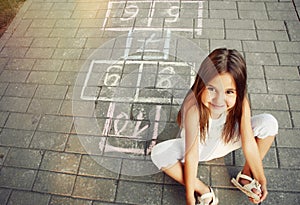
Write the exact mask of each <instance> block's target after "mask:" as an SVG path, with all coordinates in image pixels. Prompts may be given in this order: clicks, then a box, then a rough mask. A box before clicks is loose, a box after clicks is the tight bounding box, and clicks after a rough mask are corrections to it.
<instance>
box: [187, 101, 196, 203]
mask: <svg viewBox="0 0 300 205" xmlns="http://www.w3.org/2000/svg"><path fill="white" fill-rule="evenodd" d="M198 113H199V112H198V109H197V107H196V106H193V107H191V108H190V109H189V110H188V111H187V113H186V116H185V121H184V126H185V162H184V182H185V188H186V202H187V204H193V205H194V204H195V198H194V192H195V181H196V177H197V169H198V158H199V156H198V152H199V147H198V144H199V136H198V133H199V114H198Z"/></svg>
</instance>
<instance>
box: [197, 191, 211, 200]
mask: <svg viewBox="0 0 300 205" xmlns="http://www.w3.org/2000/svg"><path fill="white" fill-rule="evenodd" d="M213 196H214V194H213V193H211V192H209V193H205V194H202V195H201V197H200V199H201V200H205V199H208V198H213Z"/></svg>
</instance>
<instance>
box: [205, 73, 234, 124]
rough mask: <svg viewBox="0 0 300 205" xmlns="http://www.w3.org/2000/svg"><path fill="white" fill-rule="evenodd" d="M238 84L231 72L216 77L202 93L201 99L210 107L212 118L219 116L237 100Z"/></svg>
mask: <svg viewBox="0 0 300 205" xmlns="http://www.w3.org/2000/svg"><path fill="white" fill-rule="evenodd" d="M236 94H237V93H236V85H235V81H234V79H233V77H232V76H231V75H230V74H229V73H224V74H220V75H218V76H216V77H214V78H213V79H212V80H211V81H210V82H209V83H208V84H207V86H206V88H205V90H204V91H203V93H202V97H201V101H202V103H203V104H204V105H205V106H206V107H207V108H208V109H209V111H210V115H211V118H213V119H216V118H219V117H220V115H221V114H223V113H224V112H226V111H228V110H229V109H230V108H232V107H233V106H234V105H235V102H236Z"/></svg>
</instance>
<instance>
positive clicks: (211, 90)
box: [207, 87, 216, 92]
mask: <svg viewBox="0 0 300 205" xmlns="http://www.w3.org/2000/svg"><path fill="white" fill-rule="evenodd" d="M207 90H208V91H209V92H215V91H216V89H215V88H213V87H207Z"/></svg>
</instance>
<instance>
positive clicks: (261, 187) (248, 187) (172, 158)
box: [151, 48, 278, 205]
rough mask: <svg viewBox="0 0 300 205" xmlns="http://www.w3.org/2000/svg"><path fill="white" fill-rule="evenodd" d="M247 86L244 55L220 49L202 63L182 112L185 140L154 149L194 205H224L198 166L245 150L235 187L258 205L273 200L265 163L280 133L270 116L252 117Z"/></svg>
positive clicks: (158, 163)
mask: <svg viewBox="0 0 300 205" xmlns="http://www.w3.org/2000/svg"><path fill="white" fill-rule="evenodd" d="M246 81H247V71H246V64H245V60H244V59H243V57H242V56H241V54H240V53H238V52H237V51H236V50H230V49H225V48H222V49H216V50H214V51H213V52H212V53H210V54H209V55H208V57H206V59H204V61H203V62H202V64H201V66H200V69H199V71H198V74H197V76H196V79H195V82H194V84H193V86H192V88H191V90H190V91H189V92H188V93H187V95H186V97H185V99H184V101H183V104H182V106H181V108H180V110H179V112H178V115H177V123H178V125H179V126H180V128H181V138H177V139H171V140H168V141H164V142H162V143H159V144H157V145H156V146H155V147H154V148H153V150H152V153H151V158H152V161H153V163H154V164H155V165H156V166H157V167H158V168H159V169H161V170H162V171H163V172H165V173H166V174H167V175H169V176H170V177H172V178H173V179H174V180H176V181H177V182H179V183H181V184H183V185H184V186H185V188H186V203H187V204H189V205H194V204H195V203H196V200H197V201H198V202H199V203H200V204H201V205H206V204H207V205H208V204H213V205H215V204H218V199H217V198H216V197H215V195H214V192H213V190H212V188H210V187H209V186H207V185H205V184H204V183H203V182H202V181H200V180H199V179H198V178H197V168H198V162H199V161H200V162H201V161H209V160H212V159H215V158H219V157H222V156H225V155H226V154H228V153H229V152H232V151H233V150H236V149H238V148H240V147H242V149H243V152H244V155H245V158H246V163H245V165H244V167H243V169H242V171H241V172H240V173H239V174H238V176H237V177H236V178H235V179H232V180H231V181H232V183H233V184H234V185H235V186H236V187H237V188H238V189H240V190H241V191H243V192H244V193H245V194H246V195H247V196H248V197H249V199H250V201H252V202H253V203H256V204H257V203H259V202H261V201H263V200H264V199H265V198H266V196H267V193H268V192H267V180H266V177H265V174H264V170H263V165H262V159H263V158H264V156H265V155H266V153H267V152H268V150H269V148H270V146H271V144H272V142H273V140H274V137H275V135H276V134H277V132H278V123H277V120H276V119H275V118H274V117H273V116H272V115H269V114H260V115H256V116H253V117H251V113H250V105H249V102H248V99H247V92H246ZM252 177H253V178H252ZM195 196H196V198H195Z"/></svg>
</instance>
